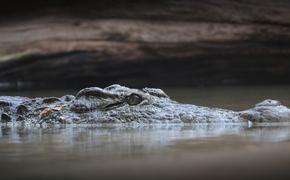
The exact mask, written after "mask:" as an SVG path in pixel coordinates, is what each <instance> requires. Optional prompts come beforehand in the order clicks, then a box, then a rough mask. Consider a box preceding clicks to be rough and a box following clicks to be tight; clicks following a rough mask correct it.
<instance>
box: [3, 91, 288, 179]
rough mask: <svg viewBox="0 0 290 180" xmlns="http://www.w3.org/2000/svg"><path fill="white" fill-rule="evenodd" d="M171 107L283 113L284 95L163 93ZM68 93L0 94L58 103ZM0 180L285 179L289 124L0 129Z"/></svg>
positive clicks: (286, 96) (224, 92)
mask: <svg viewBox="0 0 290 180" xmlns="http://www.w3.org/2000/svg"><path fill="white" fill-rule="evenodd" d="M166 92H167V93H168V94H169V95H170V96H171V97H172V99H175V100H178V101H180V102H184V103H194V104H198V105H205V106H211V107H224V108H229V109H237V110H239V109H246V108H249V107H251V106H252V105H253V104H255V103H256V102H259V101H261V100H263V99H265V98H273V99H277V100H281V101H282V102H283V103H284V104H286V105H288V106H289V105H290V93H289V92H290V87H287V86H284V87H281V86H280V87H273V86H271V87H232V88H229V87H228V88H218V87H217V88H196V89H167V90H166ZM67 93H72V94H74V93H75V91H73V90H72V91H49V92H45V91H37V92H2V93H1V95H23V96H30V97H34V96H52V95H53V96H61V95H63V94H67ZM0 174H1V179H152V178H154V179H165V178H166V179H197V178H199V179H229V178H232V179H253V178H259V179H273V178H274V179H289V177H290V125H289V124H279V123H278V124H262V125H253V124H248V125H240V124H212V125H176V124H175V125H136V126H133V127H132V126H127V125H105V126H100V125H86V126H85V125H84V126H78V127H76V126H63V127H58V128H50V129H39V128H35V127H26V128H21V127H5V126H2V127H1V129H0Z"/></svg>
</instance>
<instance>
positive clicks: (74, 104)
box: [0, 85, 290, 124]
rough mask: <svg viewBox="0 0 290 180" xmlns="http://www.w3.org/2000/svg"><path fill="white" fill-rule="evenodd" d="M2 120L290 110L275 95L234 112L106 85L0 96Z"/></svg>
mask: <svg viewBox="0 0 290 180" xmlns="http://www.w3.org/2000/svg"><path fill="white" fill-rule="evenodd" d="M0 115H1V116H0V119H1V122H4V123H5V122H17V121H18V122H28V123H33V124H35V123H36V124H42V123H48V124H67V123H89V124H95V123H127V122H137V123H138V122H139V123H140V122H141V123H153V122H154V123H158V122H159V123H180V122H184V123H224V122H231V123H232V122H247V121H253V122H272V121H279V122H280V121H290V109H289V108H288V107H286V106H283V105H281V103H280V102H278V101H275V100H265V101H263V102H261V103H259V104H257V105H256V106H255V107H254V108H251V109H249V110H246V111H241V112H235V111H231V110H226V109H219V108H209V107H202V106H195V105H191V104H181V103H178V102H176V101H173V100H171V99H170V98H169V97H168V95H166V94H165V93H164V92H163V91H162V90H161V89H155V88H143V89H131V88H127V87H124V86H120V85H111V86H109V87H106V88H104V89H102V88H98V87H90V88H85V89H82V90H81V91H79V92H78V93H77V94H76V96H72V95H66V96H63V97H61V98H56V97H48V98H34V99H30V98H25V97H9V96H6V97H3V96H2V97H0Z"/></svg>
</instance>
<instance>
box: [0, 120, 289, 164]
mask: <svg viewBox="0 0 290 180" xmlns="http://www.w3.org/2000/svg"><path fill="white" fill-rule="evenodd" d="M212 137H218V138H219V140H223V142H224V141H227V140H228V138H229V137H231V140H232V138H233V137H234V139H235V142H236V143H237V144H239V142H240V141H241V139H243V143H245V142H248V143H252V142H281V141H289V139H290V126H288V125H274V126H272V125H267V126H251V127H249V126H248V125H245V124H211V125H209V124H207V125H139V126H126V125H106V126H96V125H86V126H83V127H75V126H64V127H58V128H48V129H41V128H38V127H25V128H23V127H13V126H12V127H11V126H10V127H9V126H2V127H1V131H0V158H1V159H2V161H3V160H7V161H19V160H28V159H30V160H31V159H34V160H46V161H47V160H53V159H59V158H60V159H65V160H69V159H90V158H97V159H108V158H113V159H114V158H126V157H128V156H129V157H131V156H133V157H134V156H146V155H150V156H154V155H158V154H160V153H163V152H164V150H166V148H165V147H167V146H170V145H171V144H172V143H173V142H175V141H178V140H187V139H191V141H192V140H194V139H196V140H198V141H200V140H203V143H211V140H212V139H211V140H210V138H212ZM215 146H216V145H215Z"/></svg>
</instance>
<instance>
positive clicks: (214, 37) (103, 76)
mask: <svg viewBox="0 0 290 180" xmlns="http://www.w3.org/2000/svg"><path fill="white" fill-rule="evenodd" d="M1 10H2V11H1V13H0V14H2V15H1V18H0V81H1V82H2V84H3V83H6V82H12V83H13V84H14V86H18V87H20V86H23V85H27V84H34V85H35V84H37V85H44V86H64V85H81V86H87V85H99V86H105V85H107V84H111V83H121V84H125V85H129V86H144V85H147V86H160V85H161V86H162V85H164V86H165V85H166V86H177V85H179V86H180V85H184V86H185V85H186V86H188V85H204V84H205V85H208V84H211V85H212V84H214V85H216V84H257V83H258V84H265V83H289V82H290V78H287V77H290V60H289V57H290V1H288V0H276V1H272V0H263V1H262V0H239V1H238V0H236V1H235V0H219V1H216V0H156V1H50V2H44V1H43V2H41V1H37V2H33V3H29V2H25V4H21V3H20V4H19V3H18V4H14V5H7V7H5V6H3V7H1ZM67 82H69V83H67Z"/></svg>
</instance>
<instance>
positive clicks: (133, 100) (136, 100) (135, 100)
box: [126, 94, 143, 106]
mask: <svg viewBox="0 0 290 180" xmlns="http://www.w3.org/2000/svg"><path fill="white" fill-rule="evenodd" d="M142 100H143V99H142V97H141V96H139V95H137V94H131V95H129V96H127V97H126V102H127V103H128V104H129V105H132V106H133V105H137V104H140V103H141V102H142Z"/></svg>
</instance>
